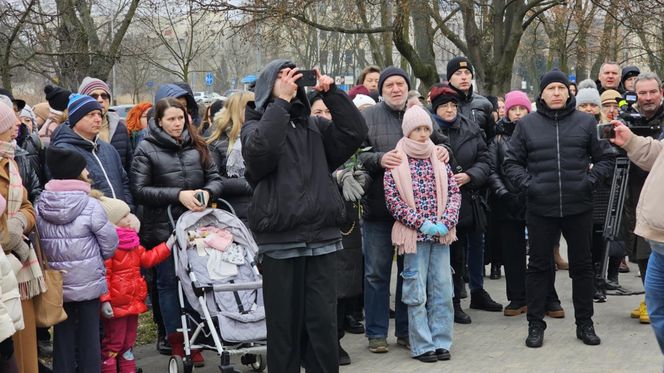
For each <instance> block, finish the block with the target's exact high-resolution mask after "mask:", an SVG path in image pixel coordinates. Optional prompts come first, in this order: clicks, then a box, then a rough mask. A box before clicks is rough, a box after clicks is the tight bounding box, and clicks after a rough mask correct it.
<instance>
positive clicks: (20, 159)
mask: <svg viewBox="0 0 664 373" xmlns="http://www.w3.org/2000/svg"><path fill="white" fill-rule="evenodd" d="M28 157H29V155H28V152H27V151H25V150H23V149H22V148H20V147H16V153H15V154H14V160H15V161H16V164H17V165H18V172H19V174H21V180H22V181H23V186H24V187H25V189H27V191H28V199H29V200H30V203H33V204H34V203H35V201H36V200H37V198H39V195H40V194H41V192H42V190H43V188H42V184H41V182H40V181H39V176H37V173H36V172H35V169H34V168H33V167H32V162H31V161H30V159H29V158H28Z"/></svg>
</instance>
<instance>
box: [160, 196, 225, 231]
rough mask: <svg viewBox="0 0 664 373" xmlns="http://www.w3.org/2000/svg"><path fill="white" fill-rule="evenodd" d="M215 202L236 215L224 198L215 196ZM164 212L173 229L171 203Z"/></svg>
mask: <svg viewBox="0 0 664 373" xmlns="http://www.w3.org/2000/svg"><path fill="white" fill-rule="evenodd" d="M217 203H219V204H222V205H225V206H226V207H227V208H228V209H229V210H230V213H231V214H233V215H235V216H237V215H236V214H235V209H234V208H233V206H231V204H230V203H229V202H228V201H226V200H225V199H223V198H217ZM166 212H168V220H169V221H170V222H171V228H172V229H173V230H175V219H173V205H168V208H167V209H166Z"/></svg>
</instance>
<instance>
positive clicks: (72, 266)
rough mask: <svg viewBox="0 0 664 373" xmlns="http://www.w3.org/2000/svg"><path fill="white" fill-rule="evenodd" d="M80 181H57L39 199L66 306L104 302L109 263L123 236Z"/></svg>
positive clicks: (45, 244) (47, 249) (46, 244)
mask: <svg viewBox="0 0 664 373" xmlns="http://www.w3.org/2000/svg"><path fill="white" fill-rule="evenodd" d="M87 188H88V189H87V190H86V187H85V182H83V181H80V180H52V181H49V182H48V183H47V184H46V188H45V189H46V190H44V192H43V193H42V195H41V197H40V198H39V200H38V201H37V204H36V206H35V209H36V211H37V227H38V229H39V235H40V238H41V241H40V242H41V246H42V250H43V251H44V254H45V255H46V258H47V259H48V263H49V266H50V267H51V269H55V270H58V271H62V280H63V285H62V287H63V297H64V301H65V302H80V301H85V300H91V299H96V298H99V297H100V296H101V295H102V294H105V293H106V292H107V290H108V288H107V286H106V269H105V267H104V259H108V258H110V257H111V256H113V253H114V252H115V248H116V247H117V246H118V235H117V233H116V232H115V228H114V227H113V224H111V223H110V222H109V221H108V218H107V217H106V212H105V211H104V209H103V208H102V207H101V204H100V203H99V201H97V200H96V199H94V198H92V197H90V196H89V195H88V193H89V186H87Z"/></svg>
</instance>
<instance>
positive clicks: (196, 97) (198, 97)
mask: <svg viewBox="0 0 664 373" xmlns="http://www.w3.org/2000/svg"><path fill="white" fill-rule="evenodd" d="M204 98H205V92H202V91H199V92H194V100H196V102H198V103H200V102H201V101H203V99H204Z"/></svg>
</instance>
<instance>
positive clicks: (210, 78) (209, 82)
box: [205, 73, 214, 87]
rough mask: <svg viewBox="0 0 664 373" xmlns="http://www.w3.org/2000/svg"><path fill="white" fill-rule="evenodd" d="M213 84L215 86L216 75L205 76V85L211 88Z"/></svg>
mask: <svg viewBox="0 0 664 373" xmlns="http://www.w3.org/2000/svg"><path fill="white" fill-rule="evenodd" d="M212 84H214V75H212V73H207V74H205V85H206V86H208V87H209V86H211V85H212Z"/></svg>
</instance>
